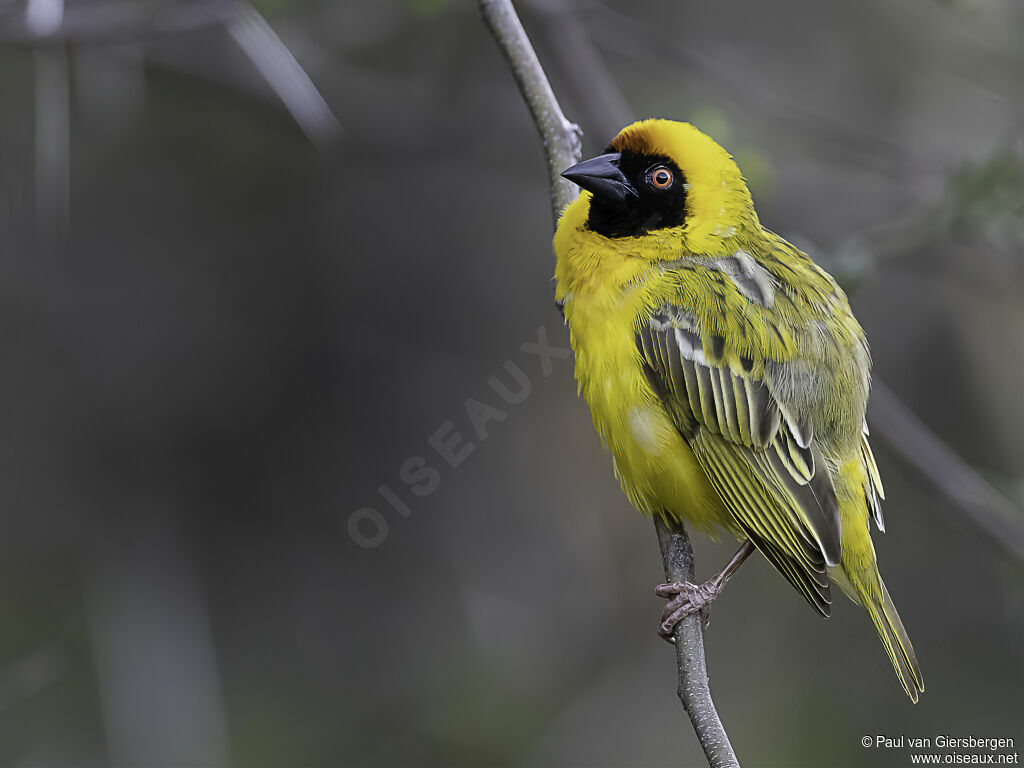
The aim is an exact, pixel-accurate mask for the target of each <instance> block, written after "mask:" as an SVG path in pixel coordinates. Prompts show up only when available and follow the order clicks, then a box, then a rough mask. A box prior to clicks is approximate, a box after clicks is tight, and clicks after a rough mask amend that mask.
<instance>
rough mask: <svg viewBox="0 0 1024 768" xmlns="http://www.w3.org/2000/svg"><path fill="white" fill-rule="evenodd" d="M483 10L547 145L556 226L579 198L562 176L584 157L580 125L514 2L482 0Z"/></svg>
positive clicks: (545, 154) (486, 22)
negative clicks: (567, 112)
mask: <svg viewBox="0 0 1024 768" xmlns="http://www.w3.org/2000/svg"><path fill="white" fill-rule="evenodd" d="M480 11H481V13H482V14H483V18H484V23H485V24H487V28H488V29H489V30H490V31H491V34H492V35H494V39H495V40H497V41H498V46H499V47H500V48H501V52H502V54H503V55H504V56H505V59H506V60H507V61H508V63H509V66H510V67H511V68H512V74H513V75H514V76H515V78H516V83H518V85H519V90H520V92H521V93H522V94H523V98H524V99H525V100H526V105H527V106H528V107H529V108H530V114H531V115H532V116H533V122H534V123H536V125H537V131H538V132H539V133H540V138H541V142H542V143H543V144H544V157H545V159H546V160H547V164H548V183H549V184H550V186H551V215H552V216H553V218H554V219H555V222H556V223H557V222H558V216H559V214H561V212H562V210H563V209H564V208H565V207H566V206H567V205H569V203H571V202H572V201H573V200H575V199H576V195H577V191H576V187H575V186H574V185H573V184H570V183H569V182H568V181H566V180H565V179H563V178H562V176H561V173H562V171H564V170H565V169H566V168H568V167H569V166H570V165H575V164H576V163H578V162H579V161H580V159H581V158H582V155H581V154H580V153H581V142H580V139H581V133H580V129H579V126H578V125H576V124H575V123H571V122H569V120H568V119H567V118H566V116H565V113H564V112H562V106H561V105H560V104H559V103H558V99H556V98H555V94H554V92H553V91H552V90H551V84H550V83H548V79H547V76H545V74H544V70H543V68H542V67H541V65H540V61H538V59H537V53H536V52H535V51H534V50H533V46H532V45H531V44H530V40H529V38H527V36H526V31H525V30H524V29H523V25H522V23H521V22H520V21H519V17H518V16H517V15H516V12H515V9H514V8H513V7H512V3H511V2H508V1H507V0H504V1H502V0H480Z"/></svg>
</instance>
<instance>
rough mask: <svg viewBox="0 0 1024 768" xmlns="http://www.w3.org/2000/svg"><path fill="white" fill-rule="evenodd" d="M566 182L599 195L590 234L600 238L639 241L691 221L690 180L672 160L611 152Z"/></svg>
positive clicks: (573, 173) (590, 219) (567, 173)
mask: <svg viewBox="0 0 1024 768" xmlns="http://www.w3.org/2000/svg"><path fill="white" fill-rule="evenodd" d="M609 149H610V148H609ZM562 176H564V177H565V178H567V179H568V180H569V181H571V182H573V183H574V184H577V185H579V186H580V187H581V188H583V189H585V190H587V191H588V192H590V193H592V194H593V198H592V199H591V201H590V215H589V216H588V217H587V228H588V229H590V230H592V231H594V232H597V233H598V234H599V235H604V236H605V237H636V236H637V235H642V234H644V233H645V232H651V231H654V230H657V229H665V228H667V227H677V226H679V225H680V224H682V223H683V221H684V220H685V219H686V180H685V179H684V178H683V174H682V172H681V171H680V170H679V168H678V167H677V166H676V164H675V163H673V162H672V161H671V160H670V159H669V158H667V157H664V156H660V155H642V154H639V153H637V152H630V151H626V152H612V151H609V152H607V153H606V154H603V155H599V156H598V157H594V158H591V159H590V160H584V161H583V162H582V163H579V164H578V165H574V166H573V167H572V168H569V169H567V170H566V171H564V172H563V173H562Z"/></svg>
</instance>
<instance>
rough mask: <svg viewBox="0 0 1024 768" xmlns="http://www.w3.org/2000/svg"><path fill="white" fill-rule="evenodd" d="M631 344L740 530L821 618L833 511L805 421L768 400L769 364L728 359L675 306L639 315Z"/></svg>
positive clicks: (835, 542) (833, 559)
mask: <svg viewBox="0 0 1024 768" xmlns="http://www.w3.org/2000/svg"><path fill="white" fill-rule="evenodd" d="M636 344H637V348H638V350H639V352H640V354H641V356H642V365H643V367H644V373H645V374H646V376H647V380H648V382H649V383H650V385H651V387H652V389H653V390H654V391H655V393H656V394H657V395H658V396H659V397H660V398H661V401H662V403H663V404H664V407H665V409H666V410H667V411H668V413H669V415H670V416H671V418H672V421H673V422H674V424H675V426H676V428H677V429H678V430H679V432H680V433H681V434H682V436H683V437H684V438H685V439H686V441H687V442H688V443H689V445H690V447H691V448H692V449H693V451H694V453H695V454H696V456H697V459H698V461H699V462H700V464H701V466H702V467H703V469H704V471H705V473H706V474H707V476H708V478H709V479H710V481H711V484H712V485H713V486H714V488H715V490H716V491H718V493H719V495H720V496H721V497H722V500H723V501H724V502H725V504H726V506H727V508H728V509H729V511H730V512H731V513H732V515H733V517H734V518H735V521H736V523H737V525H738V526H739V527H740V528H741V529H742V530H743V531H744V533H746V535H747V536H748V537H749V538H750V539H751V541H752V542H753V543H754V544H755V545H756V546H757V548H758V549H759V550H760V551H761V552H762V553H763V554H764V556H765V557H766V558H767V559H768V561H769V562H771V563H772V565H774V566H775V568H777V569H778V570H779V572H780V573H782V575H783V576H785V577H786V578H787V579H788V580H789V582H790V583H791V584H792V585H793V586H794V587H796V588H797V590H798V591H799V592H800V593H801V594H802V595H803V596H804V597H805V598H806V599H807V601H808V602H809V603H810V604H811V605H812V606H814V607H815V608H816V609H817V610H818V611H820V612H821V613H822V614H823V615H825V616H827V615H828V613H829V606H830V603H831V595H830V590H829V586H828V577H827V574H826V570H825V569H826V565H837V564H838V563H839V558H840V523H839V507H838V503H837V501H836V495H835V489H834V488H833V486H832V480H831V478H830V476H829V472H828V468H827V467H826V465H825V459H824V457H823V456H822V454H821V451H820V450H819V448H818V446H817V445H816V444H815V442H814V438H813V434H812V429H811V425H810V421H809V419H808V418H807V415H806V414H802V413H800V412H798V411H797V409H795V408H794V407H793V406H792V405H791V404H786V403H781V402H779V401H778V399H777V398H776V397H775V396H774V395H773V394H772V392H771V391H770V389H769V386H768V383H767V382H766V381H765V378H764V374H765V364H766V363H767V362H769V361H767V360H754V359H750V358H748V357H745V356H741V355H730V358H729V359H726V356H725V340H724V339H723V338H721V337H720V336H717V335H715V334H713V333H702V331H701V329H700V327H699V324H698V322H697V319H696V317H695V315H694V314H693V313H691V312H689V311H687V310H685V309H683V308H681V307H678V306H671V305H668V306H662V307H660V308H659V309H657V310H656V311H654V312H652V313H650V314H649V315H648V314H647V313H644V316H642V317H641V318H640V319H639V321H638V327H637V333H636Z"/></svg>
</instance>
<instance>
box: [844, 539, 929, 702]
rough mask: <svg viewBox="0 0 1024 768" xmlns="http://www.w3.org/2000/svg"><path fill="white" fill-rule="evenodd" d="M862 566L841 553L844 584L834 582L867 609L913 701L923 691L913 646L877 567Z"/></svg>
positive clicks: (901, 681)
mask: <svg viewBox="0 0 1024 768" xmlns="http://www.w3.org/2000/svg"><path fill="white" fill-rule="evenodd" d="M844 543H845V542H844ZM844 555H845V552H844ZM873 560H874V558H872V561H873ZM865 565H866V566H867V567H864V568H858V569H855V568H851V567H850V564H848V563H847V562H846V557H845V556H844V557H843V569H842V570H843V571H844V572H845V573H844V575H845V576H846V579H845V580H847V581H848V583H847V584H842V583H841V582H840V581H839V580H837V583H839V584H840V586H842V587H843V588H844V591H847V592H852V594H851V597H854V598H855V599H856V600H857V601H858V602H859V603H860V604H861V605H863V606H864V608H865V609H866V610H867V612H868V616H870V617H871V623H872V624H874V625H875V629H876V630H878V636H879V637H880V638H881V639H882V645H883V646H884V647H885V652H886V653H887V654H888V656H889V661H891V662H892V666H893V668H894V669H895V670H896V675H897V676H898V677H899V679H900V683H902V685H903V690H904V691H906V692H907V696H909V697H910V700H911V701H913V702H914V703H915V704H916V703H917V698H918V694H919V693H923V692H924V677H923V676H922V675H921V667H920V666H918V663H917V656H916V655H915V654H914V646H913V644H911V642H910V638H909V637H908V636H907V630H906V629H904V627H903V622H902V621H901V620H900V615H899V614H898V613H897V612H896V606H895V605H893V603H892V598H891V597H889V590H887V589H886V588H885V582H883V581H882V577H881V576H879V574H878V567H877V566H876V565H875V563H874V562H871V563H870V564H865Z"/></svg>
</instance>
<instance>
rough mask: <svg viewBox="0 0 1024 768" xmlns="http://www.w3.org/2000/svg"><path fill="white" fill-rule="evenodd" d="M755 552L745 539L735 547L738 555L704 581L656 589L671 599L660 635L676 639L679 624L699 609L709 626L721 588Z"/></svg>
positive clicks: (703, 620) (704, 623)
mask: <svg viewBox="0 0 1024 768" xmlns="http://www.w3.org/2000/svg"><path fill="white" fill-rule="evenodd" d="M753 551H754V545H753V544H751V543H750V540H749V539H748V540H747V541H745V542H743V545H742V546H741V547H740V548H739V549H738V550H736V554H735V555H733V556H732V559H731V560H729V562H728V563H726V564H725V567H724V568H722V570H720V571H719V572H718V573H716V574H715V575H714V576H712V577H711V578H710V579H708V580H707V581H705V582H704V583H703V584H691V583H690V582H688V581H676V582H671V583H669V584H659V585H658V586H657V587H656V588H655V589H654V593H655V594H656V595H657V596H658V597H668V598H671V599H670V600H669V601H668V603H667V604H666V605H665V610H664V612H662V614H661V624H660V625H659V626H658V634H659V635H661V636H662V637H663V638H664V639H665V640H667V641H668V642H670V643H672V642H675V641H674V639H673V636H674V635H675V631H676V626H677V625H678V624H679V622H680V621H682V620H683V619H685V618H686V617H687V616H689V615H690V614H693V613H697V612H698V611H700V618H701V624H702V626H703V627H704V628H705V629H707V626H708V621H710V610H711V603H713V602H714V601H715V598H716V597H718V596H719V595H720V594H721V593H722V590H723V589H725V583H726V582H727V581H729V579H730V577H731V576H732V575H733V574H734V573H736V571H738V570H739V567H740V566H741V565H743V561H744V560H746V559H747V558H748V557H750V554H751V552H753Z"/></svg>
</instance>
